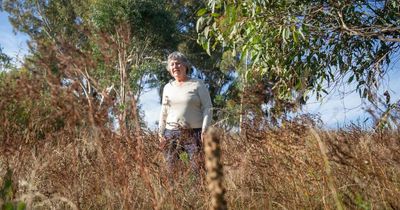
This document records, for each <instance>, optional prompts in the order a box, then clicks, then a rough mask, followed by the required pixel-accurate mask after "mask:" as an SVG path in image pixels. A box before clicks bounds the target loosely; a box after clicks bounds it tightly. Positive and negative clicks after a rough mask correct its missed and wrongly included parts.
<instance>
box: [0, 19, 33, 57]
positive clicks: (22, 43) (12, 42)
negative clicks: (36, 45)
mask: <svg viewBox="0 0 400 210" xmlns="http://www.w3.org/2000/svg"><path fill="white" fill-rule="evenodd" d="M27 40H28V36H27V35H25V34H22V33H17V34H16V33H14V32H13V28H12V26H11V24H10V22H9V21H8V15H7V13H5V12H0V46H1V47H2V48H3V52H4V53H6V54H7V55H8V56H10V57H12V58H13V62H15V63H16V64H17V65H18V64H20V61H21V59H22V58H23V56H24V55H25V54H27V52H28V47H27V44H26V41H27Z"/></svg>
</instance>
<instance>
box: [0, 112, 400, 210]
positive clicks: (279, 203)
mask: <svg viewBox="0 0 400 210" xmlns="http://www.w3.org/2000/svg"><path fill="white" fill-rule="evenodd" d="M284 125H285V126H282V127H280V128H265V129H258V130H257V131H256V130H251V129H250V128H249V129H247V130H246V134H247V135H243V136H239V135H235V134H229V133H225V132H223V131H221V133H220V140H221V142H222V144H221V148H222V163H223V170H224V187H225V190H226V200H227V203H228V207H229V208H231V209H341V208H342V209H399V208H400V201H399V198H400V137H399V135H398V133H397V132H394V131H393V132H385V133H376V132H369V131H365V130H362V129H361V128H359V127H355V126H353V127H348V128H346V129H343V130H338V131H324V130H321V129H318V128H316V127H315V126H314V127H313V126H312V125H310V124H309V123H305V121H304V120H301V119H296V120H293V121H292V122H286V123H285V124H284ZM3 137H4V136H3ZM15 138H16V136H14V139H3V141H2V144H1V156H0V183H3V188H2V191H1V193H2V194H1V196H2V200H1V202H3V203H4V202H12V203H14V204H15V203H17V202H18V201H23V202H24V203H25V204H26V205H27V207H28V209H152V208H155V209H207V208H209V206H210V194H209V192H208V191H207V188H206V183H205V181H204V180H205V179H201V180H196V179H195V178H194V176H193V174H191V171H190V170H189V169H188V167H187V166H188V164H187V160H186V159H185V155H181V157H182V161H181V165H180V171H181V172H180V173H179V174H177V178H176V182H175V183H172V184H171V183H170V182H168V180H167V177H166V172H165V169H164V162H163V158H162V153H161V151H160V150H159V148H158V144H157V142H158V140H157V138H156V136H155V134H154V133H151V132H145V131H142V132H141V135H140V136H139V137H137V136H135V135H133V134H130V135H129V136H123V135H116V134H114V133H112V132H109V131H106V130H101V129H86V130H85V129H82V130H80V131H73V132H72V131H71V130H60V131H58V133H56V134H54V135H49V136H46V137H45V138H43V139H27V138H26V136H20V139H15ZM7 141H9V142H10V144H9V145H7V144H6V142H7ZM7 171H8V172H9V173H7ZM203 178H204V177H203ZM7 180H10V181H12V184H11V185H10V186H8V187H7V185H5V183H6V181H7Z"/></svg>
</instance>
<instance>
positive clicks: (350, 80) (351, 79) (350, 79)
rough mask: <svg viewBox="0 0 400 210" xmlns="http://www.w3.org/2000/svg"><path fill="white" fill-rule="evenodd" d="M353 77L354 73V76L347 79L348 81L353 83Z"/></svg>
mask: <svg viewBox="0 0 400 210" xmlns="http://www.w3.org/2000/svg"><path fill="white" fill-rule="evenodd" d="M353 79H354V75H352V76H351V77H350V78H349V80H347V83H351V82H352V81H353Z"/></svg>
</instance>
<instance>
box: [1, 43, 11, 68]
mask: <svg viewBox="0 0 400 210" xmlns="http://www.w3.org/2000/svg"><path fill="white" fill-rule="evenodd" d="M10 62H11V58H10V57H9V56H8V55H7V54H5V53H3V49H2V48H1V46H0V71H3V70H5V69H8V68H9V67H10Z"/></svg>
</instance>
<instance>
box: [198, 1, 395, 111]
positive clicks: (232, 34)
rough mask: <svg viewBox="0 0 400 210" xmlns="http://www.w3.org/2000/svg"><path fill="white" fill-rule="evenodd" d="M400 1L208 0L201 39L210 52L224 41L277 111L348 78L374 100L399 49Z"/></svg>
mask: <svg viewBox="0 0 400 210" xmlns="http://www.w3.org/2000/svg"><path fill="white" fill-rule="evenodd" d="M399 6H400V4H399V3H398V1H396V0H382V1H369V0H361V1H355V0H354V1H353V0H352V1H313V0H308V1H291V0H280V1H264V0H255V1H253V0H238V1H236V0H235V1H232V0H209V1H208V2H207V5H206V7H205V8H203V9H201V10H199V12H198V15H199V16H200V18H199V20H198V22H197V29H198V31H199V33H200V34H199V37H198V41H199V43H200V44H201V45H202V46H203V48H204V49H206V50H207V52H208V53H210V54H211V52H213V51H214V50H217V52H219V51H218V50H219V49H220V48H221V46H222V47H223V49H224V50H225V51H230V52H232V56H234V57H236V58H238V60H239V61H240V65H239V68H237V70H238V72H239V74H240V75H241V78H242V83H244V84H247V83H248V84H253V83H255V84H260V81H261V86H264V87H265V88H267V90H268V91H266V92H264V93H263V95H264V96H265V98H266V99H267V100H266V101H265V102H268V103H269V104H271V105H272V110H271V112H272V114H275V115H278V116H279V115H280V114H282V113H283V111H285V110H286V111H287V110H292V109H295V108H296V107H298V106H297V105H298V104H301V103H304V102H305V101H306V100H307V98H308V97H309V95H310V94H309V93H310V92H313V93H315V94H316V96H317V97H318V98H319V97H321V96H322V95H324V94H327V93H328V92H327V90H326V89H325V87H324V85H325V84H327V85H328V86H329V85H334V84H336V82H338V81H343V80H344V82H348V83H355V84H356V91H358V92H359V94H360V96H361V97H366V98H367V99H369V100H370V101H374V100H375V99H376V90H377V88H378V87H379V81H380V80H381V79H382V75H384V74H385V73H386V72H387V66H388V64H389V63H390V61H391V58H392V56H393V55H395V53H396V52H398V51H399V49H400V30H399V29H400V11H399ZM246 91H250V90H246ZM288 108H289V109H288Z"/></svg>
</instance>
